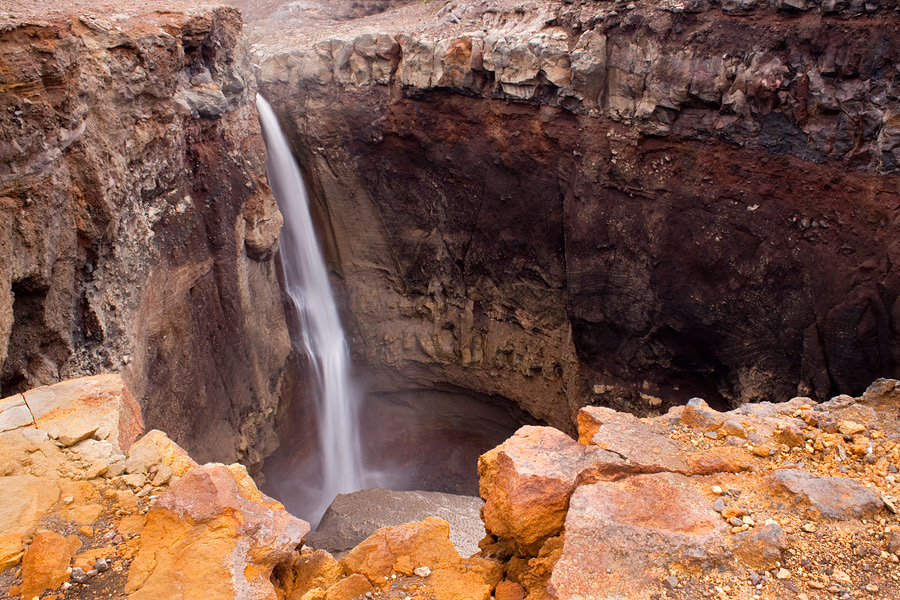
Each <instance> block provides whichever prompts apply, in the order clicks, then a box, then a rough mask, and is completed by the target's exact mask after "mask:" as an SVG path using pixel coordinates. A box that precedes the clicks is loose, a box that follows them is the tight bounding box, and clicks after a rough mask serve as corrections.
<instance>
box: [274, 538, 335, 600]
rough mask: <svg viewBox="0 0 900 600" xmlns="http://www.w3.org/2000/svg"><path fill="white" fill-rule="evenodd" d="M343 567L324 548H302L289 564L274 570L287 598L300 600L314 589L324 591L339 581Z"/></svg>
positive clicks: (279, 585)
mask: <svg viewBox="0 0 900 600" xmlns="http://www.w3.org/2000/svg"><path fill="white" fill-rule="evenodd" d="M343 576H344V568H343V567H341V565H340V563H339V562H338V561H336V560H335V559H334V557H333V556H331V554H329V553H328V552H325V551H324V550H309V549H306V550H304V551H303V552H302V553H301V554H300V555H299V556H297V558H295V559H294V560H293V562H291V564H290V565H285V566H280V567H279V568H278V569H276V571H275V577H276V578H277V580H278V587H279V588H281V589H283V590H285V591H286V592H287V595H286V598H287V600H300V599H302V598H303V597H305V595H306V593H307V592H310V591H312V590H315V589H317V588H318V589H321V590H322V592H323V594H324V591H325V590H327V589H328V588H330V587H331V586H332V585H334V584H335V583H337V582H338V581H340V579H341V577H343Z"/></svg>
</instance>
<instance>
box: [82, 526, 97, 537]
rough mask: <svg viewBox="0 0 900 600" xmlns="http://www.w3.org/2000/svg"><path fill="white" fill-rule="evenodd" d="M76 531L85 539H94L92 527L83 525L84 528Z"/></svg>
mask: <svg viewBox="0 0 900 600" xmlns="http://www.w3.org/2000/svg"><path fill="white" fill-rule="evenodd" d="M78 531H79V532H80V533H81V534H82V535H85V536H87V537H94V528H93V527H88V526H87V525H85V526H84V527H79V528H78Z"/></svg>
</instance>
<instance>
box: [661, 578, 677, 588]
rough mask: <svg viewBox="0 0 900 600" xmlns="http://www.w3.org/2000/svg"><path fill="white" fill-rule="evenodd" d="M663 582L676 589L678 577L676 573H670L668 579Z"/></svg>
mask: <svg viewBox="0 0 900 600" xmlns="http://www.w3.org/2000/svg"><path fill="white" fill-rule="evenodd" d="M663 583H665V584H666V587H667V588H669V589H670V590H674V589H675V588H677V587H678V578H677V577H675V576H674V575H669V576H668V577H666V579H665V581H664V582H663Z"/></svg>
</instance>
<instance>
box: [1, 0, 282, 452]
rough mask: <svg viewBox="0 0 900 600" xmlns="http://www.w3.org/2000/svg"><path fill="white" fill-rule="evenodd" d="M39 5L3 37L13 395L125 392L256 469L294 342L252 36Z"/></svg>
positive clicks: (215, 13) (165, 18)
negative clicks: (77, 383)
mask: <svg viewBox="0 0 900 600" xmlns="http://www.w3.org/2000/svg"><path fill="white" fill-rule="evenodd" d="M41 4H43V3H37V4H35V3H30V2H26V3H23V4H22V5H21V6H17V7H16V8H17V14H16V15H14V17H10V18H9V20H8V21H4V22H3V23H2V26H0V92H2V93H0V395H8V394H11V393H13V392H18V391H21V390H23V389H27V388H30V387H33V386H37V385H42V384H47V383H51V382H54V381H57V380H59V379H63V378H67V377H72V376H76V375H81V374H86V373H95V372H110V371H111V372H121V373H122V374H123V376H124V377H125V378H126V380H127V382H128V384H129V386H130V388H131V389H132V391H133V392H134V393H135V396H136V397H137V398H138V399H139V401H140V403H141V406H142V409H143V412H144V419H145V421H146V423H147V425H148V427H157V428H160V429H163V430H165V431H166V432H167V433H168V434H169V435H170V436H171V437H172V438H173V439H175V440H176V441H177V442H178V443H180V444H181V445H183V446H185V447H186V448H188V449H189V450H190V451H191V453H192V455H193V456H195V457H196V458H197V460H199V461H201V462H204V461H207V460H218V461H224V462H231V461H233V460H235V459H237V458H241V459H243V460H244V461H245V462H247V463H248V464H249V465H251V467H252V466H253V465H254V464H255V463H257V462H258V461H259V460H260V458H261V453H265V452H268V451H271V449H272V447H273V445H274V439H273V438H272V433H271V432H272V421H273V420H274V413H275V410H276V405H277V399H278V394H279V389H280V386H281V380H282V376H283V370H284V365H285V361H286V358H287V354H288V352H289V350H290V340H289V337H288V333H287V328H286V326H285V320H284V314H283V310H282V306H281V299H280V292H279V288H278V283H277V280H276V274H275V263H274V254H275V252H276V250H277V236H278V232H279V230H280V227H281V215H280V213H279V212H278V209H277V207H276V206H275V203H274V201H273V199H272V196H271V193H270V191H269V190H268V188H267V186H266V183H265V178H264V176H265V164H264V161H265V149H264V147H263V145H262V139H261V136H260V135H259V127H258V124H257V121H256V114H255V110H254V108H253V104H252V101H253V92H252V90H253V88H254V87H255V86H254V84H253V82H252V80H251V78H250V76H249V73H250V65H249V60H248V56H247V51H246V50H247V49H246V44H245V42H243V40H242V37H241V36H242V33H241V20H240V16H239V14H238V12H237V11H235V10H234V9H230V8H221V7H219V8H215V7H199V8H190V9H188V10H177V9H178V7H177V6H175V7H173V6H171V3H170V4H162V3H159V6H156V5H153V4H148V3H146V2H145V3H143V4H141V5H140V6H138V7H136V8H134V9H129V10H124V9H123V10H122V12H120V13H116V12H115V11H113V10H110V9H108V8H107V9H101V8H97V7H94V6H81V7H75V8H72V7H65V6H54V7H47V6H46V5H45V4H44V6H41ZM67 8H71V10H70V14H67V15H60V16H56V15H55V14H54V11H57V12H59V11H63V10H64V9H67ZM157 9H160V10H157ZM29 10H30V11H31V13H29V14H24V15H23V14H22V11H25V13H28V11H29Z"/></svg>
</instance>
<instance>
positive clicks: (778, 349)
mask: <svg viewBox="0 0 900 600" xmlns="http://www.w3.org/2000/svg"><path fill="white" fill-rule="evenodd" d="M506 4H507V3H503V2H495V3H491V5H492V6H487V5H485V3H480V4H477V3H472V4H468V3H458V6H457V10H455V11H454V14H453V17H454V18H458V20H460V21H461V22H460V23H458V24H457V23H455V22H453V21H452V20H450V17H449V16H447V17H446V18H445V15H449V13H447V12H446V10H444V9H440V10H439V9H438V7H435V8H434V11H433V12H432V14H431V18H432V19H433V23H431V25H428V24H426V25H422V24H421V22H418V24H417V25H416V26H415V27H413V26H412V25H410V24H408V23H406V22H405V21H404V20H403V16H402V15H403V13H402V12H401V13H398V14H396V15H393V16H390V17H389V18H388V19H390V20H388V19H382V20H373V19H370V20H367V21H365V22H361V23H364V24H365V26H366V33H360V32H359V31H361V30H362V27H359V28H358V29H357V30H352V29H348V28H347V26H346V25H342V26H341V27H339V28H336V29H335V31H334V32H331V33H330V32H329V31H327V30H325V31H323V32H319V33H317V34H315V35H314V34H312V33H310V32H305V33H304V34H303V35H304V36H305V37H303V36H299V35H297V34H295V33H287V32H284V30H282V33H280V34H279V33H274V31H275V30H274V29H273V30H264V25H260V26H259V27H261V28H263V29H258V30H257V31H256V32H255V34H254V35H255V37H256V39H257V40H259V42H258V44H257V46H256V49H257V52H258V55H259V62H260V66H261V74H260V80H261V86H262V90H263V93H265V94H266V95H267V96H268V97H269V98H270V100H271V101H272V102H273V104H274V105H275V107H276V110H277V111H278V112H279V113H280V114H281V115H283V117H284V122H285V126H286V128H287V129H288V130H289V133H290V135H291V136H292V138H293V141H294V144H295V148H296V151H297V153H298V155H299V156H300V158H301V160H302V162H303V163H304V165H305V168H306V170H307V172H308V175H309V179H310V181H311V185H312V187H313V191H314V195H315V197H316V198H317V199H318V201H319V202H320V206H319V211H320V216H321V221H322V224H323V230H324V231H325V232H326V237H327V242H326V245H327V246H328V249H329V255H330V257H331V260H332V264H333V266H334V269H335V271H336V272H337V273H338V274H339V276H340V277H339V280H340V283H341V284H342V286H343V289H344V294H345V297H344V300H345V302H346V305H347V308H348V312H349V315H351V316H350V318H351V319H352V324H351V330H352V332H353V333H354V335H355V337H354V338H353V339H354V347H355V349H356V350H357V351H358V353H359V354H360V355H361V356H364V357H365V358H366V359H367V360H368V361H369V362H370V364H372V365H374V366H375V367H376V370H378V371H379V372H380V373H381V374H382V375H383V378H382V380H381V385H382V386H383V387H384V388H386V389H388V388H391V387H404V386H416V385H435V384H437V385H445V384H449V385H453V386H459V387H463V388H469V389H476V390H478V391H480V392H482V393H487V394H494V395H501V396H505V397H507V398H510V399H513V400H515V401H516V402H517V403H519V404H520V405H521V406H522V407H524V408H525V409H526V410H528V411H529V412H531V413H532V415H534V416H535V417H538V418H542V419H546V420H547V421H549V422H550V423H551V424H553V425H556V426H560V427H564V428H567V429H571V422H572V421H571V418H572V415H573V414H574V411H575V409H576V408H577V407H578V406H581V405H583V404H585V403H605V404H611V405H614V406H617V407H620V408H621V407H626V408H629V409H632V410H638V411H644V410H653V409H655V407H657V406H658V405H659V404H660V402H661V400H660V399H661V398H664V399H665V402H666V403H668V402H679V401H684V400H686V399H687V398H689V397H691V396H693V395H701V396H703V397H705V398H707V399H708V400H710V401H711V402H722V403H728V404H735V403H737V402H742V401H755V400H783V399H786V398H789V397H791V396H793V395H795V394H798V393H799V394H809V395H813V396H815V397H817V398H824V397H828V396H830V395H832V394H835V393H837V392H847V393H860V392H861V391H862V390H863V389H864V387H865V385H866V384H867V383H868V382H870V381H871V380H873V379H874V378H877V377H880V376H897V374H898V370H900V369H898V364H900V356H898V352H900V345H898V337H897V331H896V330H897V327H898V324H900V321H898V319H900V308H898V307H900V302H898V295H900V275H898V268H897V265H896V264H895V262H896V261H897V260H898V259H900V255H898V249H900V247H898V242H897V239H898V235H897V234H898V228H900V213H898V208H900V176H898V175H900V170H898V169H900V166H898V158H900V154H898V153H900V129H898V127H900V124H898V121H897V119H898V117H897V115H898V114H900V103H898V94H900V71H898V65H900V18H898V16H897V12H896V11H895V10H893V9H894V8H895V6H894V5H890V3H887V4H881V5H876V4H873V5H871V6H869V5H866V6H864V7H863V6H862V5H860V6H856V5H851V4H839V5H838V4H835V5H834V6H831V5H829V6H819V5H812V4H810V5H808V6H807V5H806V4H804V5H803V6H793V5H791V6H787V5H780V4H779V5H778V6H776V5H769V4H766V3H750V4H742V5H740V6H737V5H735V6H731V5H730V4H729V6H723V7H721V8H720V7H718V6H712V5H707V4H705V3H702V2H701V3H692V4H691V5H690V6H686V5H684V4H683V3H668V4H666V3H663V4H660V5H656V4H653V3H638V5H637V7H635V8H628V7H626V6H624V5H620V4H618V3H617V4H612V3H568V4H567V3H553V2H549V3H542V4H541V5H540V6H537V5H536V6H533V7H531V8H530V9H529V8H528V7H525V8H524V9H523V8H522V7H517V6H513V5H512V3H510V5H509V6H506ZM498 5H499V6H498ZM486 6H487V7H486ZM416 10H419V11H422V10H426V9H423V8H421V7H416ZM866 11H868V13H867V12H866ZM261 30H264V31H265V35H261V34H260V33H259V31H261ZM372 31H381V32H383V33H371V32H372ZM292 36H293V37H292Z"/></svg>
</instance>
